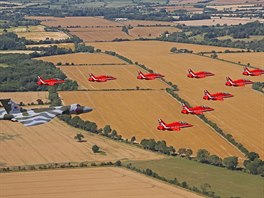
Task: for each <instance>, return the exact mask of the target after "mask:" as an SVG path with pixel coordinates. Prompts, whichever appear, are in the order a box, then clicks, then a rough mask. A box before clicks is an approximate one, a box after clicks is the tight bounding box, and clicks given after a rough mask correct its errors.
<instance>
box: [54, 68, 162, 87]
mask: <svg viewBox="0 0 264 198" xmlns="http://www.w3.org/2000/svg"><path fill="white" fill-rule="evenodd" d="M59 68H60V69H61V70H62V71H63V73H65V74H66V75H67V76H68V77H69V78H70V79H72V80H76V81H77V82H78V85H79V88H80V89H136V87H140V88H144V89H165V88H167V86H166V85H165V84H164V83H162V82H161V81H160V80H158V79H157V80H150V81H145V80H144V81H142V80H138V79H137V71H138V70H139V68H138V67H136V66H134V65H104V66H87V67H86V66H61V67H59ZM90 73H93V74H94V75H98V76H99V75H110V76H114V77H116V78H117V79H116V80H110V81H108V82H103V83H97V82H90V81H88V78H89V74H90Z"/></svg>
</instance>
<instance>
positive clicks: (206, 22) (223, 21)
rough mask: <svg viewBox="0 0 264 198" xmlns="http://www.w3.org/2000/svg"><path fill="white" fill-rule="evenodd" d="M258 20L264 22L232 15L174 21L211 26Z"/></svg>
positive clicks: (190, 24) (188, 24) (189, 24)
mask: <svg viewBox="0 0 264 198" xmlns="http://www.w3.org/2000/svg"><path fill="white" fill-rule="evenodd" d="M257 20H258V21H260V22H262V23H263V22H264V20H262V19H257V18H252V19H248V18H234V17H232V18H231V17H222V18H221V19H220V18H219V17H214V18H213V17H212V18H211V19H204V20H191V21H176V22H175V23H177V24H185V25H187V26H203V25H207V26H212V25H217V24H220V25H224V24H227V25H238V24H240V23H241V24H246V23H249V22H254V21H257Z"/></svg>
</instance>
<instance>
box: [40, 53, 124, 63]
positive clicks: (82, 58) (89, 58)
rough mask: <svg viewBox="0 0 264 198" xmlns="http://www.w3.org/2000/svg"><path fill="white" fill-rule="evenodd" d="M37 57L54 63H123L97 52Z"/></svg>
mask: <svg viewBox="0 0 264 198" xmlns="http://www.w3.org/2000/svg"><path fill="white" fill-rule="evenodd" d="M37 59H38V60H43V61H48V62H52V63H54V64H57V63H58V62H61V63H62V64H65V63H74V64H76V65H80V64H88V65H98V64H110V65H111V64H125V62H124V61H122V60H120V59H118V58H116V57H114V56H110V55H107V54H98V53H74V54H65V55H56V56H46V57H41V58H37Z"/></svg>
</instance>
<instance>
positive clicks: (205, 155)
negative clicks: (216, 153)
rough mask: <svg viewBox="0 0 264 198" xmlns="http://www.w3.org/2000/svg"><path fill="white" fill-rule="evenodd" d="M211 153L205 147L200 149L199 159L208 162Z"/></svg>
mask: <svg viewBox="0 0 264 198" xmlns="http://www.w3.org/2000/svg"><path fill="white" fill-rule="evenodd" d="M209 156H210V153H209V152H208V151H207V150H205V149H199V150H198V152H197V156H196V157H197V160H198V161H199V162H201V163H208V157H209Z"/></svg>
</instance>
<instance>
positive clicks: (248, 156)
mask: <svg viewBox="0 0 264 198" xmlns="http://www.w3.org/2000/svg"><path fill="white" fill-rule="evenodd" d="M247 158H248V159H249V160H250V161H254V160H255V159H257V158H259V154H257V153H255V152H250V153H248V154H247Z"/></svg>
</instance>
